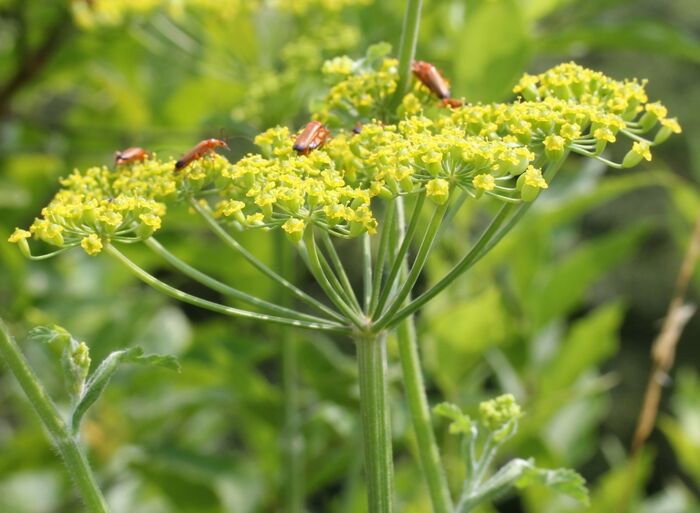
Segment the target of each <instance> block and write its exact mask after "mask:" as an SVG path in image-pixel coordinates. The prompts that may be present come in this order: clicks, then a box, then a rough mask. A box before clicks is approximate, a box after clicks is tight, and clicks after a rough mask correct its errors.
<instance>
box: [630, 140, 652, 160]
mask: <svg viewBox="0 0 700 513" xmlns="http://www.w3.org/2000/svg"><path fill="white" fill-rule="evenodd" d="M632 151H633V152H634V153H637V154H639V155H641V156H642V158H644V160H647V161H650V160H651V150H650V146H649V143H648V142H640V141H635V143H634V144H633V145H632Z"/></svg>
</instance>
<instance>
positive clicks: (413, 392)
mask: <svg viewBox="0 0 700 513" xmlns="http://www.w3.org/2000/svg"><path fill="white" fill-rule="evenodd" d="M396 227H397V232H398V234H397V236H398V239H399V240H401V239H403V237H404V234H405V231H406V230H405V218H404V209H403V199H402V198H399V200H398V201H397V208H396ZM401 274H402V277H403V279H405V278H406V276H407V274H408V262H407V261H406V259H405V258H404V262H403V264H402V269H401ZM407 299H408V300H410V294H409V296H408V298H407ZM396 336H397V340H398V345H399V360H400V361H401V373H402V377H403V384H404V390H405V392H406V399H407V401H408V409H409V411H410V413H411V424H412V425H413V431H414V432H415V435H416V446H417V449H418V458H419V460H420V464H421V468H422V470H423V475H424V476H425V481H426V485H427V486H428V493H429V494H430V500H431V503H432V505H433V513H452V511H453V509H454V507H453V505H452V498H451V497H450V489H449V486H448V484H447V477H446V476H445V471H444V467H443V466H442V461H441V460H440V451H439V449H438V445H437V442H436V441H435V434H434V432H433V425H432V421H431V418H430V406H429V404H428V397H427V395H426V393H425V383H424V381H423V373H422V370H421V364H420V356H419V353H418V340H417V337H416V327H415V320H414V318H413V316H412V315H409V316H408V317H406V318H405V319H403V321H401V322H400V323H399V325H398V327H397V330H396Z"/></svg>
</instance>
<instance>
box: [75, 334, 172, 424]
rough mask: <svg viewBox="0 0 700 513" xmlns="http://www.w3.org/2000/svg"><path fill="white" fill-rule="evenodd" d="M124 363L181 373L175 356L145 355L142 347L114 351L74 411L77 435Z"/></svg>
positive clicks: (98, 369)
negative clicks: (156, 367)
mask: <svg viewBox="0 0 700 513" xmlns="http://www.w3.org/2000/svg"><path fill="white" fill-rule="evenodd" d="M122 363H135V364H140V365H155V366H158V367H165V368H168V369H171V370H175V371H177V372H179V371H180V364H179V363H178V361H177V359H176V358H175V357H174V356H162V355H157V354H151V355H144V354H143V349H141V348H140V347H132V348H129V349H123V350H121V351H114V352H113V353H111V354H110V355H109V356H107V358H105V359H104V360H102V363H100V366H99V367H98V368H97V369H96V370H95V372H93V373H92V375H91V376H90V378H89V379H88V381H87V383H86V384H85V388H84V392H83V394H82V397H81V398H80V401H79V402H78V404H77V405H76V407H75V410H74V411H73V416H72V418H71V428H72V430H73V432H74V433H77V432H78V430H79V428H80V422H81V421H82V419H83V417H84V416H85V413H87V411H88V409H90V407H91V406H92V405H93V404H94V403H95V401H97V400H98V399H99V398H100V395H102V392H104V390H105V388H107V385H108V384H109V381H110V379H112V376H113V375H114V373H115V372H116V371H117V369H118V367H119V365H120V364H122Z"/></svg>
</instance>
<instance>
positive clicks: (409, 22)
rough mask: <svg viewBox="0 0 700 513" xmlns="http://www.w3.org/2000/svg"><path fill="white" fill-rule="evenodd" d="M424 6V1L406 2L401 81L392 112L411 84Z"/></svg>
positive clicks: (400, 58) (402, 37)
mask: <svg viewBox="0 0 700 513" xmlns="http://www.w3.org/2000/svg"><path fill="white" fill-rule="evenodd" d="M422 6H423V0H407V2H406V11H405V12H404V17H403V28H402V29H401V42H400V43H399V81H398V84H397V86H396V93H395V94H394V97H393V98H392V100H391V107H392V110H394V109H396V107H398V105H399V103H400V102H401V98H403V97H404V95H405V94H406V93H407V92H408V88H409V86H410V84H411V64H412V63H413V59H414V57H415V54H416V44H417V43H418V30H419V29H420V13H421V8H422Z"/></svg>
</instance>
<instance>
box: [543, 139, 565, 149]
mask: <svg viewBox="0 0 700 513" xmlns="http://www.w3.org/2000/svg"><path fill="white" fill-rule="evenodd" d="M543 143H544V149H545V150H546V151H548V152H552V153H554V152H562V151H564V148H565V145H566V139H564V138H563V137H561V136H558V135H555V134H550V135H548V136H547V137H545V138H544V141H543Z"/></svg>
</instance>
